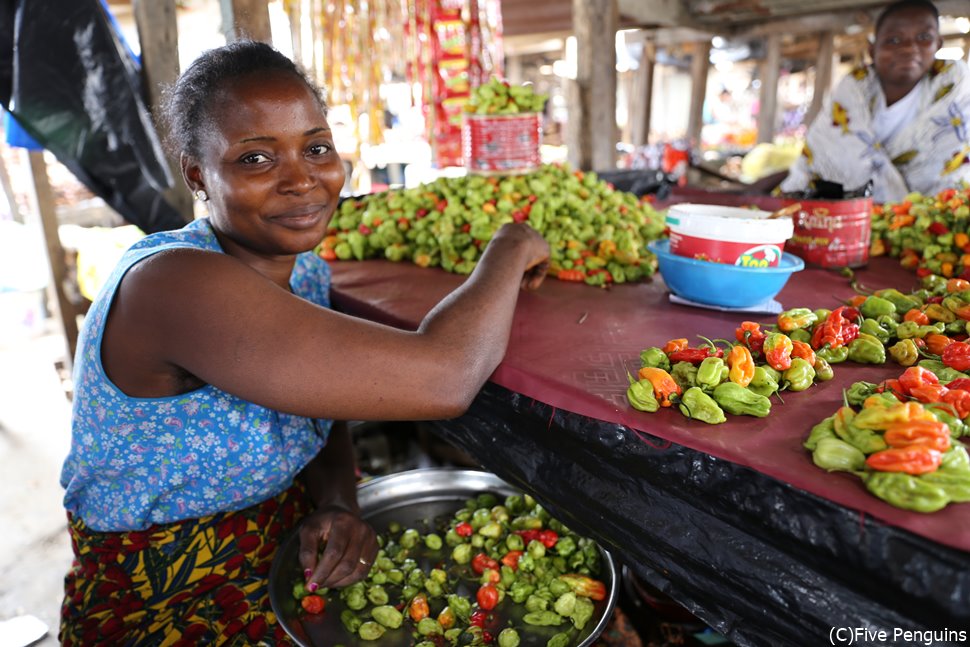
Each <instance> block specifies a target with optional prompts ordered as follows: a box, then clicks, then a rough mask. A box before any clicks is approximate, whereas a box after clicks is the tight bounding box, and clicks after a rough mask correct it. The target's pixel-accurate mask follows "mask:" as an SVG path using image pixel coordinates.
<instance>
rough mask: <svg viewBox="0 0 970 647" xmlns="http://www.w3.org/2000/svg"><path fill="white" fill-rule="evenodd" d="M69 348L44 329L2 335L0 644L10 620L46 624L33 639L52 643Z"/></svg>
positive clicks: (65, 562) (6, 641)
mask: <svg viewBox="0 0 970 647" xmlns="http://www.w3.org/2000/svg"><path fill="white" fill-rule="evenodd" d="M66 354H67V350H66V344H65V342H64V337H63V336H62V335H60V334H58V333H56V332H50V331H49V330H48V329H47V328H42V329H41V330H39V331H34V332H31V333H30V334H28V333H24V334H22V335H5V336H2V337H0V475H2V476H3V479H4V481H5V482H6V485H5V486H4V487H3V489H2V492H3V494H2V496H0V529H2V530H0V645H2V646H3V647H8V646H9V647H20V646H21V645H23V644H25V643H23V642H19V643H18V642H12V641H13V635H12V634H13V626H14V625H12V624H6V623H5V621H9V620H11V619H12V618H15V617H17V616H23V615H33V616H35V617H36V618H38V619H39V620H40V621H42V622H43V623H44V624H46V625H47V627H48V628H49V631H48V634H47V636H46V637H44V638H43V639H41V640H40V641H39V642H37V643H34V644H36V645H42V646H43V647H50V646H53V645H57V639H56V636H57V623H58V616H59V607H60V602H61V597H62V595H63V578H64V573H65V572H66V571H67V569H68V567H69V566H70V563H71V546H70V541H69V539H68V535H67V527H66V519H65V516H64V509H63V507H62V505H61V497H62V495H63V491H62V489H61V486H60V484H59V482H58V478H59V475H60V468H61V463H62V462H63V460H64V457H65V456H66V454H67V450H68V446H69V444H70V409H71V408H70V402H69V400H68V398H67V397H66V395H65V391H64V386H63V385H62V382H61V379H60V377H59V375H58V372H57V370H56V369H55V362H58V361H63V360H64V358H65V357H66Z"/></svg>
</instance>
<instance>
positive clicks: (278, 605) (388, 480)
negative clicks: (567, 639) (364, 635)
mask: <svg viewBox="0 0 970 647" xmlns="http://www.w3.org/2000/svg"><path fill="white" fill-rule="evenodd" d="M486 492H489V493H492V494H495V495H497V496H499V497H505V496H508V495H511V494H520V492H519V491H518V490H516V489H515V488H513V487H512V486H511V485H509V484H508V483H506V482H505V481H503V480H501V479H500V478H498V477H497V476H495V475H494V474H489V473H488V472H479V471H474V470H461V469H450V468H433V469H419V470H412V471H408V472H401V473H398V474H392V475H389V476H383V477H380V478H377V479H374V480H372V481H368V482H367V483H364V484H363V485H361V486H360V487H359V488H358V491H357V496H358V501H359V502H360V507H361V511H362V513H363V516H364V518H365V519H367V521H368V522H370V523H371V525H373V526H374V529H375V530H376V531H377V532H378V533H383V532H385V531H386V530H387V528H388V525H389V524H390V523H391V522H392V521H393V522H397V523H400V524H402V525H404V526H405V527H414V528H418V529H423V528H428V529H429V530H430V529H432V528H433V527H434V525H435V522H436V521H444V520H448V519H450V518H451V517H452V515H454V513H455V512H456V511H457V510H459V509H461V508H462V506H463V505H464V503H465V501H466V500H467V499H469V498H472V497H475V496H477V495H479V494H482V493H486ZM298 550H299V537H298V535H297V533H296V532H293V533H291V534H290V536H289V537H288V538H287V539H286V540H284V542H283V543H282V544H281V546H280V548H279V550H278V552H277V554H276V557H275V559H274V560H273V565H272V568H271V570H270V579H269V598H270V603H271V604H272V606H273V611H274V612H275V613H276V616H277V618H278V619H279V622H280V624H281V625H282V627H283V628H284V629H285V630H286V632H287V633H288V634H289V635H290V637H291V638H292V639H293V640H294V641H295V642H296V643H297V644H298V645H301V647H334V646H336V645H344V646H345V647H355V646H359V647H365V646H370V647H392V646H393V647H398V646H408V645H413V644H414V643H415V642H416V641H415V640H414V638H413V637H412V635H411V631H409V630H407V629H406V628H405V627H402V628H400V629H394V630H388V631H387V632H386V633H385V634H384V635H383V636H382V637H381V638H380V639H379V640H376V641H365V640H362V639H360V638H359V637H358V636H355V635H353V634H350V633H349V632H348V631H347V630H346V629H345V628H344V626H343V624H342V623H341V621H340V612H341V611H343V610H344V609H345V607H344V605H343V602H342V601H341V600H340V599H339V596H337V595H336V594H331V595H329V596H328V604H327V609H326V611H325V612H324V613H322V614H320V615H319V616H310V615H308V614H306V613H303V612H302V610H301V609H300V605H299V603H298V602H297V600H296V599H295V598H294V597H293V593H292V591H293V585H294V584H295V583H296V582H298V581H300V580H301V579H302V577H303V575H302V569H301V568H300V565H299V561H298V559H297V552H298ZM600 556H601V563H602V570H601V573H600V574H599V576H598V579H599V580H601V581H602V582H603V583H604V584H605V585H606V589H607V595H606V598H605V599H604V600H602V601H599V602H596V603H595V612H594V615H593V618H592V619H591V620H590V621H589V622H587V623H586V626H585V627H584V628H583V630H582V632H580V634H579V637H578V640H577V642H576V645H578V646H579V647H589V646H590V645H592V644H593V642H594V641H595V640H596V638H597V637H598V636H599V635H600V633H602V631H603V629H604V628H605V627H606V624H607V622H608V621H609V619H610V617H611V616H612V614H613V608H614V606H615V604H616V599H617V596H618V594H619V593H618V591H619V579H620V578H619V577H618V576H617V573H616V568H615V565H614V563H613V558H612V557H611V555H610V554H609V553H608V552H607V551H605V550H603V549H602V548H600ZM419 565H421V566H422V567H423V568H424V567H427V565H425V564H421V563H420V559H419ZM469 587H471V585H470V584H469ZM457 592H458V593H459V594H462V595H464V596H466V597H471V598H472V599H474V590H472V589H471V588H468V589H467V590H462V589H460V588H459V590H458V591H457ZM492 613H494V614H496V616H497V617H498V618H499V619H500V620H505V621H512V622H513V623H514V625H515V627H516V628H517V630H518V632H519V637H520V638H521V643H520V644H521V646H522V647H545V645H546V642H547V641H548V640H549V638H551V637H552V636H553V635H555V634H556V633H558V632H559V631H561V629H560V628H557V627H534V626H530V625H526V624H524V623H523V622H522V621H521V619H522V615H523V614H524V609H523V608H522V606H521V605H515V604H514V603H512V601H511V600H508V599H507V600H505V601H503V602H502V603H500V604H499V606H497V607H496V608H495V610H494V611H493V612H492Z"/></svg>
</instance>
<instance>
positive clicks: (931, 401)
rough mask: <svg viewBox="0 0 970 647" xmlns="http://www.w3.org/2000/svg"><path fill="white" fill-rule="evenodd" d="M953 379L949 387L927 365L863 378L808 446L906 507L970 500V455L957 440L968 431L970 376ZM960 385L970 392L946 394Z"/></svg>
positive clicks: (833, 467)
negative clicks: (880, 378) (876, 379)
mask: <svg viewBox="0 0 970 647" xmlns="http://www.w3.org/2000/svg"><path fill="white" fill-rule="evenodd" d="M959 379H961V380H962V379H963V378H959ZM951 384H954V386H953V387H952V388H951V387H946V386H942V385H941V384H940V381H939V378H938V377H937V376H936V374H934V373H933V372H931V371H929V370H927V369H926V368H923V367H919V366H911V367H909V368H907V369H906V370H905V371H904V372H903V373H902V375H900V377H899V378H898V379H894V380H886V381H885V382H884V383H882V384H879V385H876V384H871V383H867V382H856V383H855V384H853V385H852V387H850V388H849V389H848V390H847V391H846V394H845V403H844V404H843V406H841V407H840V408H839V409H838V411H836V412H835V413H834V414H832V415H831V416H829V417H827V418H825V419H824V420H822V421H821V422H819V423H818V424H817V425H815V426H814V427H813V428H812V431H811V433H810V434H809V436H808V439H807V440H806V441H805V443H804V447H805V448H806V449H807V450H809V451H810V452H811V453H812V461H813V462H814V463H815V464H816V465H817V466H819V467H821V468H822V469H825V470H828V471H830V472H831V471H846V472H851V473H853V474H856V475H858V476H859V477H860V478H861V479H862V480H863V482H864V483H865V486H866V489H868V490H869V491H870V492H871V493H872V494H874V495H875V496H877V497H879V498H880V499H882V500H884V501H886V502H887V503H889V504H891V505H893V506H896V507H898V508H904V509H906V510H913V511H916V512H935V511H936V510H940V509H942V508H944V507H945V506H946V505H947V504H949V503H961V502H967V501H970V457H968V454H967V450H966V447H964V446H963V444H962V443H960V442H956V439H957V438H959V437H961V436H963V435H966V434H967V426H966V423H965V422H964V421H963V419H964V418H966V416H967V414H968V413H970V409H966V408H964V403H965V402H967V400H966V399H965V396H970V391H967V390H965V389H964V388H963V386H964V385H966V386H967V387H970V380H967V381H965V382H960V383H956V380H954V381H953V382H951ZM956 391H959V392H961V393H962V394H963V395H962V396H961V397H959V398H954V399H952V401H949V402H948V401H945V400H944V399H943V395H945V393H947V392H956Z"/></svg>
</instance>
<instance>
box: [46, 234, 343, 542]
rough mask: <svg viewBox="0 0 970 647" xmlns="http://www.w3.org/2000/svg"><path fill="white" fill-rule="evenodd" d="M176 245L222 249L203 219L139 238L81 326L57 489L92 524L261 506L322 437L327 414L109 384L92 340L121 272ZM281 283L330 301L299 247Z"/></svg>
mask: <svg viewBox="0 0 970 647" xmlns="http://www.w3.org/2000/svg"><path fill="white" fill-rule="evenodd" d="M186 247H188V248H195V249H203V250H208V251H214V252H219V253H223V252H222V248H221V247H220V245H219V242H218V240H217V239H216V237H215V234H214V233H213V231H212V228H211V226H210V225H209V222H208V219H205V218H202V219H199V220H195V221H193V222H192V223H190V224H188V225H186V226H185V227H184V228H182V229H179V230H176V231H170V232H161V233H157V234H152V235H150V236H146V237H145V238H143V239H142V240H140V241H139V242H137V243H136V244H135V245H133V246H132V247H131V248H130V249H129V250H128V251H127V252H125V254H124V256H123V257H122V259H121V261H120V262H119V263H118V265H117V266H116V267H115V269H114V271H113V272H112V274H111V275H110V276H109V278H108V279H107V281H106V282H105V284H104V286H103V287H102V288H101V291H100V293H99V294H98V296H97V298H96V299H95V301H94V303H93V304H92V306H91V308H90V309H89V311H88V313H87V315H86V317H85V320H84V324H83V326H82V328H81V333H80V335H79V338H78V347H77V353H76V356H75V363H74V389H75V390H74V403H73V415H72V429H71V449H70V452H69V453H68V456H67V459H66V460H65V462H64V467H63V470H62V472H61V485H62V486H63V487H64V488H65V490H66V492H65V495H64V506H65V507H66V508H67V510H68V511H69V512H70V513H72V514H73V515H75V516H78V517H80V518H81V519H82V520H83V521H84V523H85V524H86V525H87V526H88V527H89V528H92V529H94V530H98V531H124V530H142V529H145V528H147V527H148V526H150V525H152V524H156V523H170V522H173V521H179V520H183V519H189V518H197V517H202V516H205V515H209V514H214V513H217V512H223V511H228V510H239V509H241V508H245V507H247V506H250V505H253V504H255V503H259V502H261V501H264V500H265V499H267V498H269V497H272V496H275V495H277V494H279V493H280V492H282V491H283V490H285V489H286V488H288V487H289V486H290V485H291V484H292V482H293V478H294V477H295V476H296V474H297V473H298V472H299V471H300V470H302V469H303V467H304V466H306V464H307V463H308V462H310V460H311V459H312V458H313V457H314V456H315V455H316V454H317V453H318V452H319V451H320V449H321V448H322V447H323V446H324V444H325V443H326V440H327V437H328V435H329V433H330V426H331V422H332V421H330V420H313V419H310V418H303V417H300V416H294V415H289V414H284V413H280V412H278V411H273V410H271V409H267V408H265V407H261V406H258V405H256V404H253V403H251V402H247V401H245V400H242V399H240V398H237V397H236V396H234V395H232V394H230V393H226V392H225V391H221V390H219V389H217V388H216V387H214V386H212V385H206V386H203V387H202V388H199V389H197V390H195V391H191V392H189V393H184V394H181V395H176V396H170V397H164V398H132V397H129V396H127V395H125V394H124V393H122V392H121V390H120V389H118V387H117V386H115V385H114V384H113V383H112V382H111V380H110V379H108V377H107V375H105V372H104V367H103V366H102V364H101V340H102V335H103V333H104V324H105V322H106V321H107V318H108V311H109V309H110V308H111V303H112V301H113V299H114V295H115V292H116V291H117V289H118V285H119V283H120V282H121V279H122V277H123V276H124V275H125V273H126V272H127V271H128V270H129V269H131V268H132V266H134V265H135V264H136V263H138V262H140V261H142V260H144V259H146V258H148V257H149V256H151V255H152V254H156V253H158V252H160V251H163V250H166V249H173V248H186ZM290 288H291V289H292V291H293V293H294V294H296V295H298V296H300V297H302V298H304V299H307V300H308V301H311V302H313V303H315V304H317V305H320V306H323V307H330V268H329V267H328V266H327V264H326V263H325V262H324V261H323V260H322V259H320V258H319V257H318V256H317V255H316V254H313V253H312V252H306V253H303V254H300V255H299V256H298V257H297V260H296V264H295V266H294V268H293V274H292V275H291V277H290Z"/></svg>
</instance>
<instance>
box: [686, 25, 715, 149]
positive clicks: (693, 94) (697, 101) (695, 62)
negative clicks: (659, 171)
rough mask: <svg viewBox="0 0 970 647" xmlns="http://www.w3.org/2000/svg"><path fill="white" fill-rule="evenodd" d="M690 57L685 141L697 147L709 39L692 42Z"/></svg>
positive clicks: (702, 117)
mask: <svg viewBox="0 0 970 647" xmlns="http://www.w3.org/2000/svg"><path fill="white" fill-rule="evenodd" d="M693 45H694V53H693V54H692V55H691V59H690V112H689V113H688V118H687V141H688V142H689V146H690V147H691V148H696V149H699V148H700V145H701V130H702V129H703V128H704V97H705V95H706V94H707V72H708V70H709V69H710V67H711V64H710V63H711V61H710V59H711V41H709V40H705V41H699V42H695V43H693Z"/></svg>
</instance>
